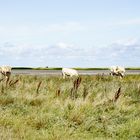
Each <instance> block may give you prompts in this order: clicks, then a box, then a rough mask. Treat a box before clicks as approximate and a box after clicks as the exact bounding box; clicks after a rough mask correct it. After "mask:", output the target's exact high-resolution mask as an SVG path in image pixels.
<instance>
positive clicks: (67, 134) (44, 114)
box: [0, 75, 140, 140]
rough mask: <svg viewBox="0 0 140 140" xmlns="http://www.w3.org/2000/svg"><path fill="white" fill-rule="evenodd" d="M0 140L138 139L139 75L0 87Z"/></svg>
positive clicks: (34, 79) (33, 79)
mask: <svg viewBox="0 0 140 140" xmlns="http://www.w3.org/2000/svg"><path fill="white" fill-rule="evenodd" d="M0 116H1V117H0V139H2V140H8V139H15V140H16V139H17V140H19V139H22V140H32V139H33V140H44V139H47V140H93V139H96V140H98V139H99V140H102V139H103V140H104V139H109V140H114V139H115V140H120V139H123V140H128V139H135V140H136V139H140V75H127V76H125V78H124V79H119V78H118V77H110V76H105V75H94V76H82V77H81V78H79V79H78V80H75V79H62V77H60V76H47V77H42V76H29V75H15V76H12V77H11V80H10V81H9V82H8V83H7V85H6V83H5V82H2V81H1V82H0Z"/></svg>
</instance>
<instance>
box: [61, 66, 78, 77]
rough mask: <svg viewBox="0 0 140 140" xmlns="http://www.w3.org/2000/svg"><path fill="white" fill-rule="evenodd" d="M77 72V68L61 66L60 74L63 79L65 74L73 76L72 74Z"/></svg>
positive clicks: (76, 74) (74, 74)
mask: <svg viewBox="0 0 140 140" xmlns="http://www.w3.org/2000/svg"><path fill="white" fill-rule="evenodd" d="M78 75H79V74H78V72H77V70H75V69H70V68H62V76H63V79H65V77H66V76H70V77H73V76H76V77H77V76H78Z"/></svg>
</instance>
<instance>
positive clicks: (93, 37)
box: [0, 0, 140, 67]
mask: <svg viewBox="0 0 140 140" xmlns="http://www.w3.org/2000/svg"><path fill="white" fill-rule="evenodd" d="M0 65H11V66H30V67H45V66H49V67H108V66H111V65H122V66H126V67H139V66H140V1H139V0H0Z"/></svg>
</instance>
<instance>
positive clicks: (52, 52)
mask: <svg viewBox="0 0 140 140" xmlns="http://www.w3.org/2000/svg"><path fill="white" fill-rule="evenodd" d="M0 57H1V62H0V65H4V64H9V65H13V66H67V67H102V66H103V67H104V66H106V67H108V66H110V65H123V66H139V65H140V62H139V59H140V42H139V40H136V39H128V40H119V41H116V42H114V43H113V44H111V45H110V46H106V47H102V48H96V47H90V48H86V47H85V48H80V47H79V46H76V45H74V44H67V43H64V42H60V43H56V45H51V46H48V45H45V46H38V45H29V44H28V45H26V44H11V43H8V42H7V43H5V44H4V45H1V46H0Z"/></svg>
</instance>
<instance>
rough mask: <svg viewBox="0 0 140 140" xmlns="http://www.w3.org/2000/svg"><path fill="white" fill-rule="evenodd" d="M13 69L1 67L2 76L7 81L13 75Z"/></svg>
mask: <svg viewBox="0 0 140 140" xmlns="http://www.w3.org/2000/svg"><path fill="white" fill-rule="evenodd" d="M11 69H12V68H11V67H10V66H1V67H0V73H1V75H2V76H4V78H6V80H9V78H10V75H11ZM2 80H3V78H2Z"/></svg>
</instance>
